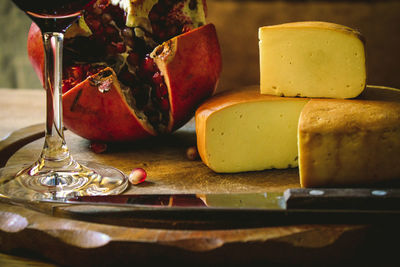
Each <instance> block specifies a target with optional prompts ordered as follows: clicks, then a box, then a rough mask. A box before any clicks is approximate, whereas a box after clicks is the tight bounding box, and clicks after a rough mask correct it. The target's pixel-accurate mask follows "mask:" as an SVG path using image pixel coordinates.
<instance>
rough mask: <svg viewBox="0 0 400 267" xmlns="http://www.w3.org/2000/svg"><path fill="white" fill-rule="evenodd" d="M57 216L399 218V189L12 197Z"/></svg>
mask: <svg viewBox="0 0 400 267" xmlns="http://www.w3.org/2000/svg"><path fill="white" fill-rule="evenodd" d="M2 200H3V201H4V200H6V201H7V202H12V203H13V204H19V205H23V206H25V207H28V208H31V209H34V210H37V211H40V212H44V213H47V214H50V215H52V216H56V217H63V218H68V219H77V220H83V221H89V222H96V223H104V224H110V225H118V226H127V227H146V228H167V229H237V228H254V227H266V226H286V225H300V224H377V223H378V224H382V223H391V224H392V223H396V224H398V223H400V189H382V188H377V189H369V188H292V189H287V190H285V191H284V192H262V193H223V194H214V193H212V194H122V195H109V196H76V197H70V198H66V199H59V200H36V201H27V200H12V199H4V198H3V199H2Z"/></svg>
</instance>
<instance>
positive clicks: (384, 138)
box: [298, 87, 400, 187]
mask: <svg viewBox="0 0 400 267" xmlns="http://www.w3.org/2000/svg"><path fill="white" fill-rule="evenodd" d="M298 139H299V172H300V181H301V185H302V186H303V187H317V186H337V185H362V184H368V183H376V182H381V181H387V180H392V179H396V178H400V91H399V90H395V89H390V88H384V87H367V89H366V90H365V91H364V93H363V94H362V95H361V96H360V97H359V99H357V100H339V99H329V100H328V99H312V100H310V101H309V102H308V103H307V105H306V106H305V107H304V109H303V111H302V113H301V116H300V122H299V132H298Z"/></svg>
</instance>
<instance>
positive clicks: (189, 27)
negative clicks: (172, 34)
mask: <svg viewBox="0 0 400 267" xmlns="http://www.w3.org/2000/svg"><path fill="white" fill-rule="evenodd" d="M191 30H192V27H191V26H190V25H185V26H183V27H182V33H185V32H189V31H191Z"/></svg>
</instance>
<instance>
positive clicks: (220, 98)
mask: <svg viewBox="0 0 400 267" xmlns="http://www.w3.org/2000/svg"><path fill="white" fill-rule="evenodd" d="M196 134H197V146H198V151H199V154H200V156H201V159H202V160H203V162H204V163H205V164H206V165H207V166H208V167H209V168H211V169H212V170H214V171H215V172H221V173H226V172H229V173H234V172H244V171H258V170H265V169H272V168H290V167H296V166H298V167H299V175H300V183H301V185H302V186H303V187H319V186H342V185H361V184H369V183H376V182H381V181H387V180H392V179H396V178H397V179H398V178H400V164H399V162H400V90H396V89H391V88H385V87H372V86H368V87H367V88H366V90H365V91H364V92H363V93H362V94H361V95H360V96H359V97H358V98H357V99H351V100H343V99H311V100H310V99H308V98H291V97H277V96H270V95H262V94H259V92H258V87H250V88H245V89H242V90H238V91H230V92H224V93H222V94H219V95H217V96H214V97H213V98H211V99H209V100H208V101H206V102H205V103H204V104H203V105H202V106H200V108H199V109H198V110H197V112H196Z"/></svg>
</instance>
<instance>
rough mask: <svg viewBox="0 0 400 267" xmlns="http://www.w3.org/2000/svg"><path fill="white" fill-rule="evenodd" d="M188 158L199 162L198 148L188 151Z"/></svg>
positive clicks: (193, 147)
mask: <svg viewBox="0 0 400 267" xmlns="http://www.w3.org/2000/svg"><path fill="white" fill-rule="evenodd" d="M186 157H187V158H188V159H189V160H197V159H198V158H199V152H198V151H197V147H195V146H191V147H189V148H188V149H187V150H186Z"/></svg>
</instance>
